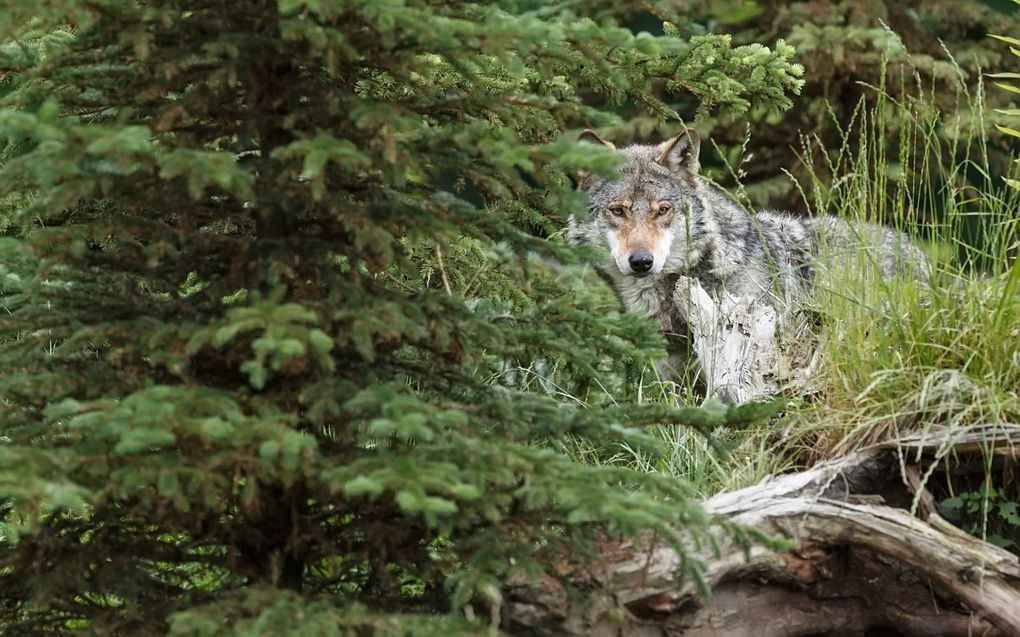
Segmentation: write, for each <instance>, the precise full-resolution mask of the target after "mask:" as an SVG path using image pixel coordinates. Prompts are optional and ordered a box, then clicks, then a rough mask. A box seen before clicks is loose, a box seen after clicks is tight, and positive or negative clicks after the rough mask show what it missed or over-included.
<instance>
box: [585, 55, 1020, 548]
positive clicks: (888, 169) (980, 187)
mask: <svg viewBox="0 0 1020 637" xmlns="http://www.w3.org/2000/svg"><path fill="white" fill-rule="evenodd" d="M960 72H961V73H962V72H963V71H962V70H961V71H960ZM911 81H914V82H916V88H915V90H914V91H912V92H911V91H898V94H900V95H907V94H912V95H913V96H912V97H908V98H900V99H899V100H897V99H893V98H892V97H890V94H889V92H887V91H886V90H885V87H884V86H875V87H871V90H872V92H873V99H872V100H871V103H870V104H869V105H865V103H864V102H862V103H861V104H860V105H859V108H858V109H857V111H856V112H855V114H854V117H853V119H852V121H850V122H836V124H837V125H838V126H841V130H842V131H843V136H842V137H843V143H842V145H841V147H839V148H836V149H831V148H823V147H821V145H820V144H819V143H818V140H816V139H813V138H811V137H804V138H803V139H802V148H801V153H802V159H803V162H804V165H805V166H815V165H819V164H821V165H824V166H825V167H826V168H825V172H824V173H818V172H813V173H812V177H811V180H810V181H809V182H808V183H799V184H798V188H799V189H800V191H801V193H802V195H803V197H804V199H805V202H806V203H807V204H808V207H809V208H810V210H811V211H812V214H815V215H822V214H832V215H837V216H840V217H844V218H847V219H851V220H864V221H872V222H879V223H884V224H887V225H891V226H893V227H896V228H898V229H901V230H903V231H905V232H906V233H907V234H909V235H911V236H912V237H913V238H914V239H915V240H916V241H918V242H919V243H920V244H921V245H922V246H923V247H924V249H925V251H926V252H927V253H928V254H929V256H930V261H931V272H930V274H929V276H927V277H926V278H925V279H924V280H911V279H907V278H899V279H887V278H882V277H881V276H877V275H876V274H875V267H876V266H875V265H874V263H873V261H871V260H869V259H867V258H864V259H857V260H855V261H854V266H853V267H846V266H842V267H838V268H832V269H829V270H827V271H825V270H823V271H821V272H820V273H819V276H818V279H817V281H816V286H815V292H816V293H815V294H814V295H813V296H812V299H811V301H810V303H811V305H812V310H813V311H815V312H817V313H818V314H819V315H820V316H821V317H822V320H821V324H822V328H821V330H820V333H819V334H818V339H819V340H818V347H819V348H820V351H821V355H822V357H821V360H822V361H823V363H822V366H821V368H820V371H819V373H818V375H817V377H816V378H815V383H814V390H815V391H813V392H812V393H811V394H809V395H807V396H790V397H788V399H789V403H788V404H787V408H786V410H785V413H784V415H783V416H782V417H780V418H778V419H774V420H773V421H771V422H769V423H767V424H765V425H760V426H758V427H757V428H755V429H753V430H750V431H717V432H716V438H717V440H716V442H722V443H724V444H728V445H729V448H730V453H729V454H728V455H727V456H725V457H720V456H719V455H717V454H716V453H715V451H714V450H713V446H712V445H711V444H710V443H709V442H708V441H706V440H705V439H704V438H702V437H701V436H700V435H698V434H696V433H690V432H687V431H681V430H677V429H675V428H672V427H661V428H656V430H655V431H656V434H657V435H658V436H660V437H661V438H662V439H664V440H665V441H666V442H667V443H668V448H669V449H670V452H669V453H668V454H666V455H665V456H657V457H649V456H647V455H644V454H643V453H642V452H641V451H638V450H631V449H628V448H626V447H624V448H622V449H620V450H617V451H615V452H613V453H611V454H608V455H607V454H606V452H605V450H599V449H594V448H591V447H590V446H589V447H587V448H584V447H580V446H579V447H578V448H576V449H572V450H571V451H572V452H573V453H574V454H575V455H576V456H577V457H579V458H581V459H583V460H585V461H588V462H597V463H607V462H608V463H623V464H627V465H630V466H634V467H638V468H641V469H644V470H647V471H655V472H662V473H667V474H671V475H676V476H678V477H681V478H683V479H685V480H686V481H688V482H689V483H690V484H691V485H692V487H693V488H694V489H695V490H696V491H697V492H698V493H699V494H700V495H703V496H707V495H711V494H713V493H716V492H719V491H721V490H730V489H735V488H740V487H743V486H747V485H750V484H754V483H756V482H758V481H759V480H761V479H762V478H763V477H765V476H767V475H770V474H776V473H781V472H783V471H787V470H790V469H793V468H797V467H804V466H808V465H810V464H813V463H815V462H817V461H820V460H824V459H827V458H832V457H836V456H840V455H843V454H846V453H848V452H851V451H853V450H854V449H857V448H860V447H863V446H866V445H868V444H871V443H874V442H877V441H880V440H888V439H890V438H895V437H897V436H899V435H901V434H903V433H905V432H908V431H909V432H913V433H916V432H923V431H927V430H932V429H934V428H943V429H948V430H950V431H951V432H952V434H953V435H956V434H960V435H963V434H964V433H966V432H967V431H968V430H969V429H971V428H975V427H981V428H982V429H983V430H984V431H988V430H989V428H994V427H996V426H999V425H1004V424H1009V423H1020V294H1018V282H1020V260H1017V259H1016V256H1017V253H1018V252H1020V192H1018V191H1017V190H1014V189H1012V188H1010V187H1009V186H1008V180H1009V179H1011V178H1015V175H994V174H989V173H988V172H987V171H986V170H985V168H984V167H985V166H987V165H988V162H987V156H988V146H987V144H988V142H987V139H988V135H989V130H990V129H991V127H992V125H991V123H989V122H987V121H985V119H984V118H983V116H982V114H983V113H985V112H986V111H985V108H984V92H983V91H984V88H983V86H982V85H980V84H979V87H978V89H977V92H976V93H973V94H971V93H968V92H966V91H965V89H962V88H961V91H960V93H959V96H958V97H959V99H960V100H964V101H965V102H966V104H967V106H968V108H967V109H965V110H967V111H969V112H970V113H972V114H976V115H977V117H976V124H975V123H974V120H973V119H968V121H967V122H963V121H961V120H960V118H959V116H954V117H955V118H956V119H947V118H946V117H945V116H944V114H943V113H940V112H939V111H938V110H936V109H935V108H934V107H933V106H931V104H933V103H934V100H933V99H931V95H930V94H929V95H926V94H925V89H924V87H923V85H922V84H921V82H920V80H919V79H916V78H914V79H913V80H911ZM960 85H961V87H962V86H965V84H964V82H962V81H961V82H960ZM956 112H961V111H956ZM945 129H949V130H950V131H952V134H951V135H948V136H947V135H945ZM890 135H893V136H894V140H893V141H894V143H893V144H889V141H890V140H889V136H890ZM947 137H948V138H949V139H950V141H949V142H948V143H947V142H946V141H945V139H946V138H947ZM890 147H892V148H893V149H894V152H893V153H892V154H889V151H888V149H889V148H890ZM819 153H820V154H822V155H823V159H824V161H823V162H816V161H815V159H817V154H819ZM731 170H734V169H731ZM735 170H736V172H737V174H739V168H737V169H735ZM918 175H921V176H922V177H918ZM652 369H653V367H652V366H651V365H649V367H647V368H646V372H645V373H644V374H643V375H642V376H641V378H640V381H639V382H638V384H637V387H636V388H635V389H634V390H633V391H635V392H636V393H637V396H638V399H639V400H641V401H648V402H665V403H671V404H678V405H683V404H691V403H692V401H697V400H698V397H697V394H696V392H695V391H694V390H693V389H692V388H691V387H689V386H686V385H684V384H679V385H678V384H675V383H671V382H668V381H664V380H662V379H660V378H658V377H657V376H656V375H655V373H654V371H651V370H652ZM990 470H991V469H990V468H989V471H990ZM988 482H989V483H990V482H991V480H989V481H988ZM962 488H965V489H969V487H962ZM982 488H983V489H984V491H983V493H985V496H982V497H984V501H986V502H988V501H990V500H989V496H988V494H989V493H995V494H997V497H998V500H996V503H997V504H995V506H999V505H1001V504H1005V505H1006V508H1005V511H1006V512H1007V513H1010V512H1011V511H1013V509H1012V507H1010V506H1009V505H1008V503H1009V502H1010V501H1011V500H1010V499H1009V498H1010V497H1012V496H1010V495H1009V494H1006V493H1004V492H1002V491H1001V490H1000V491H994V490H993V489H991V488H990V487H982ZM938 490H939V492H940V493H942V494H943V496H944V497H945V498H946V501H948V502H949V505H947V506H946V509H945V512H946V513H947V515H949V516H952V515H954V514H957V515H958V516H965V515H966V514H967V512H968V511H969V509H968V507H970V508H973V506H974V505H973V497H977V495H980V493H982V492H979V490H978V487H974V490H973V491H971V490H967V491H964V492H963V493H962V494H961V493H957V492H956V491H959V489H956V490H955V491H954V487H953V485H945V486H942V487H939V488H938ZM975 494H977V495H975ZM1015 495H1016V494H1013V496H1015ZM954 498H956V499H954ZM968 498H971V499H968ZM1014 499H1015V497H1014ZM958 501H959V502H962V503H964V504H962V505H960V506H957V507H956V509H955V510H954V509H953V506H955V505H956V503H957V502H958ZM991 506H992V505H991V504H989V505H988V506H986V508H985V509H982V511H985V513H988V512H991V513H992V514H993V515H992V517H994V508H989V507H991ZM987 518H988V515H985V516H984V518H983V519H984V520H985V523H983V524H984V526H983V527H982V528H985V527H987V523H986V522H987ZM1000 521H1003V520H1000ZM970 523H971V524H976V522H973V521H971V522H970ZM1004 523H1005V522H1004Z"/></svg>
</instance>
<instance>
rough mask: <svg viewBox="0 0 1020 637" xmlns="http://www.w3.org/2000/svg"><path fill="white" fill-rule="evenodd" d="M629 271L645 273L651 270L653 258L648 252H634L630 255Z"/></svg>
mask: <svg viewBox="0 0 1020 637" xmlns="http://www.w3.org/2000/svg"><path fill="white" fill-rule="evenodd" d="M628 261H629V262H630V269H631V270H634V271H635V272H639V273H645V272H648V271H649V270H651V269H652V264H653V263H655V258H654V257H652V255H651V254H650V253H648V252H635V253H634V254H632V255H630V259H628Z"/></svg>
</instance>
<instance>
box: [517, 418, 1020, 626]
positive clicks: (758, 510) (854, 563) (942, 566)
mask: <svg viewBox="0 0 1020 637" xmlns="http://www.w3.org/2000/svg"><path fill="white" fill-rule="evenodd" d="M1017 443H1020V425H1010V426H997V427H989V428H987V429H985V430H969V431H967V432H965V433H963V434H961V435H952V434H950V433H946V432H941V433H937V432H928V433H926V434H923V435H920V434H919V435H916V436H911V437H908V438H901V439H899V440H897V441H894V442H888V443H883V444H881V445H876V446H874V447H870V448H868V449H864V450H862V451H858V452H855V453H853V454H851V455H850V456H848V457H846V458H843V459H840V460H836V461H831V462H828V463H824V464H820V465H818V466H816V467H814V468H812V469H810V470H807V471H803V472H800V473H795V474H790V475H784V476H780V477H776V478H772V479H769V480H766V481H764V482H762V483H760V484H758V485H755V486H753V487H749V488H746V489H742V490H740V491H736V492H731V493H724V494H720V495H718V496H716V497H714V498H711V499H710V500H708V501H707V502H705V503H704V506H705V508H706V510H707V511H709V512H710V513H712V514H714V515H717V516H721V517H725V518H726V519H728V520H730V521H732V522H737V523H739V524H742V525H745V526H748V527H753V528H755V529H758V530H760V531H764V532H766V533H769V534H773V535H782V536H785V537H786V538H788V539H789V540H790V541H791V542H792V544H793V545H794V546H795V548H794V549H793V550H790V551H776V550H772V549H769V548H766V547H762V546H754V547H752V548H751V549H750V550H748V551H746V552H745V551H744V550H742V549H740V548H739V547H737V546H736V545H734V544H733V543H730V542H726V543H723V544H722V546H721V547H718V548H719V550H717V551H716V550H712V549H711V548H709V547H703V548H700V549H693V550H692V552H693V553H695V554H697V555H698V557H699V558H700V559H701V560H702V561H703V563H704V564H705V572H704V578H705V580H706V581H707V582H708V583H709V584H710V585H711V587H712V589H713V593H712V595H711V596H710V597H707V598H706V597H702V596H701V595H699V594H698V591H697V587H696V586H695V585H694V583H692V582H681V583H678V582H677V578H676V574H677V573H678V572H679V566H680V557H679V556H678V555H677V553H676V551H675V550H673V549H672V548H671V547H670V546H669V545H668V544H666V543H664V542H662V541H661V540H658V539H656V538H653V537H645V538H644V540H643V541H642V542H638V543H633V542H623V541H611V540H607V541H605V542H604V543H603V545H602V547H601V559H600V560H598V562H597V563H596V564H589V565H584V566H576V567H573V568H566V567H563V569H562V579H559V580H557V579H553V578H549V579H547V580H546V581H544V582H542V583H540V584H539V585H534V584H531V585H525V584H521V585H520V586H515V587H513V588H512V589H511V590H509V591H508V599H507V602H508V604H507V606H505V607H504V608H505V611H507V612H505V614H506V615H508V617H506V619H507V620H508V621H507V628H508V629H509V630H510V632H512V633H514V634H521V635H525V634H557V635H605V636H609V635H613V636H620V637H629V636H642V637H651V636H667V635H696V636H709V635H711V636H723V635H725V636H727V637H740V636H744V635H746V636H751V635H755V636H764V637H788V636H791V637H792V636H794V635H866V634H876V635H877V634H884V635H908V636H914V635H916V636H918V637H921V636H929V635H961V636H963V635H1020V561H1018V559H1017V556H1016V555H1014V554H1012V553H1010V552H1008V551H1005V550H1003V549H1001V548H999V547H996V546H994V545H992V544H989V543H987V542H984V541H982V540H981V539H979V538H976V537H974V536H971V535H969V534H967V533H965V532H963V531H962V530H960V529H958V528H956V527H954V526H953V525H952V524H950V523H949V522H947V521H946V520H945V519H943V518H942V517H940V516H939V514H938V513H937V511H936V510H935V506H934V501H933V498H932V497H931V495H930V494H929V493H928V492H927V490H926V489H925V487H924V479H923V478H924V476H927V475H930V474H932V473H933V472H935V471H936V469H938V468H939V467H942V466H943V464H945V460H942V461H941V463H940V464H935V465H934V466H933V463H936V462H937V459H945V458H949V457H954V458H960V459H963V460H965V459H966V457H967V456H968V455H970V456H972V457H973V455H974V454H989V453H990V454H994V455H995V456H997V457H999V458H1003V457H1004V458H1007V459H1008V460H1009V461H1010V462H1013V461H1015V459H1016V457H1017V455H1018V452H1017V448H1018V447H1017ZM978 464H980V463H978ZM565 583H566V584H569V586H565V585H564V584H565ZM579 589H580V590H583V591H587V594H585V595H583V596H582V597H583V599H579V598H578V596H577V593H576V591H577V590H579ZM568 590H570V591H572V592H571V593H570V594H568V593H567V591H568Z"/></svg>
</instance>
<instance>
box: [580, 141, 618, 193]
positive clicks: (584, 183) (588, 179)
mask: <svg viewBox="0 0 1020 637" xmlns="http://www.w3.org/2000/svg"><path fill="white" fill-rule="evenodd" d="M577 141H579V142H584V143H586V144H599V145H600V146H605V147H606V148H610V149H612V150H616V146H614V145H613V142H607V141H606V140H604V139H602V138H601V137H599V135H598V133H596V132H595V131H593V130H592V129H590V128H586V129H584V130H583V131H581V134H580V135H578V136H577ZM596 181H597V180H596V179H595V178H594V177H592V176H591V173H589V172H588V171H586V170H582V171H581V172H580V173H579V174H578V175H577V189H578V190H589V189H590V188H591V187H592V186H593V185H594V184H595V182H596Z"/></svg>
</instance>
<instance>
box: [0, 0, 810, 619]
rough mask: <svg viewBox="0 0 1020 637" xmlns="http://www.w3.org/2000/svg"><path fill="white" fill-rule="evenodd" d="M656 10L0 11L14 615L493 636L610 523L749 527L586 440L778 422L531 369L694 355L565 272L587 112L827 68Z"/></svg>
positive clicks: (598, 113) (9, 559)
mask: <svg viewBox="0 0 1020 637" xmlns="http://www.w3.org/2000/svg"><path fill="white" fill-rule="evenodd" d="M645 4H646V3H636V2H635V3H633V6H629V3H619V2H606V3H597V2H590V3H573V2H565V3H562V5H563V7H561V6H560V5H559V3H544V2H543V3H530V2H520V3H518V2H511V1H507V2H497V3H488V2H477V3H476V2H463V1H459V0H458V1H455V2H454V1H445V0H432V1H428V2H426V1H425V0H350V1H344V2H334V1H329V0H279V1H278V2H277V1H269V0H236V1H232V2H222V1H211V0H194V1H188V2H174V1H167V2H160V1H156V2H134V1H132V0H90V1H88V2H86V1H84V0H80V1H79V0H55V1H54V2H47V3H35V2H23V1H13V2H11V1H9V2H3V3H0V5H2V6H0V36H2V44H0V82H2V85H0V99H2V100H3V101H2V110H0V142H2V143H3V144H4V147H3V161H2V168H0V170H2V172H0V204H2V208H0V229H2V232H3V236H2V237H0V246H2V249H0V295H2V296H0V303H2V309H3V311H2V314H3V318H2V319H0V320H2V328H0V343H2V349H0V396H2V399H0V400H2V402H0V436H2V438H0V516H2V518H0V625H2V626H3V633H4V634H9V635H31V634H59V633H62V632H68V631H72V630H75V629H84V630H87V631H89V632H96V633H100V634H131V635H145V634H165V633H167V632H169V633H171V634H175V635H225V634H236V635H267V634H276V635H282V634H301V635H305V634H308V635H311V634H315V635H339V634H359V635H361V634H373V633H379V634H408V635H410V634H443V635H453V634H459V633H465V634H468V633H471V634H473V633H476V632H479V631H481V630H482V629H487V627H488V626H490V625H491V624H494V623H499V622H500V621H502V615H501V593H500V591H501V585H502V583H503V582H504V581H505V580H506V578H507V577H509V576H510V575H511V574H513V573H517V574H518V575H519V576H521V577H529V576H530V577H534V576H537V575H538V574H539V573H541V572H542V569H543V566H542V565H543V564H545V563H548V562H549V561H550V559H549V558H551V557H552V556H557V559H561V558H564V557H566V558H570V557H571V556H573V555H577V554H579V553H578V552H583V551H584V550H585V548H586V547H590V546H591V542H592V541H593V540H594V539H596V538H597V537H598V536H599V535H598V534H599V533H632V532H636V531H638V530H640V529H657V530H658V531H660V532H661V534H662V536H664V537H672V535H671V530H676V529H686V530H687V532H688V533H690V535H688V536H687V537H689V538H694V539H697V538H706V537H707V535H706V534H709V533H714V532H718V530H715V531H713V530H712V529H711V527H710V522H711V521H710V520H707V519H705V517H704V515H703V514H702V513H701V511H700V510H699V508H698V507H697V506H696V505H695V504H692V503H691V502H689V501H688V500H687V498H686V496H685V492H684V489H683V487H682V485H679V484H677V483H675V482H674V481H672V480H667V479H664V478H656V477H652V476H647V475H641V474H637V473H634V472H630V471H627V470H624V469H620V468H610V467H596V466H588V465H581V464H577V463H575V462H573V461H572V460H571V459H570V458H569V457H568V456H567V455H566V454H564V453H562V451H561V449H562V446H563V443H564V441H566V440H568V439H570V440H577V439H585V440H589V441H591V442H593V443H594V444H597V445H598V446H600V447H604V448H611V446H612V445H613V444H615V443H618V442H627V443H628V444H630V445H632V446H638V445H652V444H654V443H653V442H652V440H651V438H650V437H646V436H644V435H643V434H642V429H641V427H642V426H643V425H647V424H651V423H670V422H673V423H677V424H678V425H683V424H687V425H691V426H703V427H712V426H717V425H720V424H724V423H739V422H741V421H746V420H747V419H749V418H752V417H755V416H757V415H760V410H754V409H750V410H748V409H741V408H731V409H729V410H726V409H724V408H721V407H719V408H717V409H688V410H679V411H678V410H671V409H667V408H665V407H662V406H648V405H645V406H640V405H629V406H628V405H607V406H600V405H598V404H593V405H590V406H589V407H588V408H583V407H582V406H580V405H578V404H577V401H574V400H568V399H563V398H560V397H559V394H558V392H556V391H551V390H550V389H549V387H547V386H545V385H542V384H539V385H536V386H531V385H528V386H524V385H523V384H522V383H520V382H518V381H517V380H514V379H513V378H510V379H507V378H506V375H505V374H503V371H505V369H506V367H507V365H508V362H510V363H512V362H513V361H516V360H519V359H520V358H521V357H526V356H542V357H545V360H550V361H552V360H555V361H556V365H557V369H559V370H561V372H562V375H563V377H564V378H569V379H571V382H573V383H574V384H575V386H577V387H583V386H586V385H587V384H588V383H590V381H591V380H592V379H594V378H595V377H597V376H598V375H599V374H603V373H606V371H607V370H613V369H617V370H618V369H619V368H620V366H621V365H624V366H625V365H626V364H627V362H628V361H632V362H637V363H644V362H645V361H647V360H648V359H649V356H652V355H654V354H655V353H656V352H658V351H659V350H660V348H661V342H660V341H659V339H658V337H657V336H656V335H655V332H654V329H653V328H652V327H651V326H648V325H645V324H644V323H643V322H642V321H640V320H636V319H634V318H633V317H623V316H621V315H619V314H618V313H616V312H608V313H601V314H598V315H597V314H596V313H594V312H593V311H592V306H591V304H590V303H587V302H586V301H585V297H584V295H582V294H577V295H575V294H571V293H566V290H567V288H566V285H565V282H564V281H563V280H562V279H561V278H557V274H556V270H555V269H552V270H550V269H549V268H547V267H545V266H544V265H543V264H544V263H546V262H548V261H550V260H553V259H555V260H559V261H561V262H570V261H572V260H575V259H576V255H574V253H573V252H572V251H571V250H570V249H568V248H567V247H566V246H564V245H563V243H562V241H559V240H557V239H556V238H555V237H554V238H553V239H552V240H550V239H546V238H542V236H543V235H545V234H548V233H550V232H554V231H555V230H556V229H557V228H559V227H561V224H562V223H563V220H564V218H565V215H566V214H567V213H569V212H572V211H579V207H578V203H579V202H578V199H577V197H576V195H575V194H574V193H573V192H572V189H571V185H570V175H571V174H572V173H574V172H575V171H577V170H580V169H589V170H601V171H607V170H610V169H611V168H612V163H613V159H612V158H611V157H610V156H606V155H602V154H598V153H596V152H594V151H591V150H586V149H583V148H581V147H579V146H578V145H577V144H576V143H575V142H574V141H573V139H574V138H575V137H576V129H577V128H580V127H582V126H591V125H595V126H598V125H605V124H612V123H614V121H615V120H614V115H612V113H611V111H610V110H609V107H611V106H613V105H615V104H621V103H623V102H625V101H628V100H629V101H632V102H633V103H636V104H639V105H641V106H642V107H643V108H644V109H646V110H647V111H648V112H651V113H655V114H657V115H658V116H660V117H675V114H674V113H672V112H670V111H669V109H668V108H666V107H665V106H664V104H663V103H662V102H660V101H659V100H658V99H657V98H655V97H653V95H655V94H656V93H657V92H658V91H657V90H653V87H665V88H666V90H667V91H675V92H682V91H694V93H695V95H696V96H697V97H698V98H699V99H701V100H702V102H704V103H705V104H709V105H713V106H716V107H721V108H725V107H728V106H732V105H739V104H744V105H746V104H747V103H748V102H753V103H755V104H757V105H760V106H762V107H764V108H770V109H782V108H783V107H785V106H787V105H788V104H789V101H788V99H787V97H786V96H787V94H788V93H790V92H793V91H796V90H797V88H798V85H799V80H798V79H797V78H798V74H799V68H798V67H797V66H796V65H793V64H792V63H791V62H790V61H789V60H788V58H789V55H790V51H789V50H787V49H785V48H783V47H779V48H778V49H777V50H775V51H772V50H769V49H765V48H764V47H760V46H752V47H737V48H734V47H731V46H730V44H729V42H728V40H726V39H725V38H722V37H717V36H706V37H702V38H701V40H700V41H699V42H697V43H693V44H692V42H691V41H689V40H686V39H684V38H683V37H679V36H681V35H682V34H680V33H678V32H676V30H675V29H673V31H672V32H671V35H667V36H659V37H653V36H650V35H648V34H634V33H633V32H631V31H629V30H626V29H623V28H620V27H618V26H615V24H616V23H615V21H614V12H618V11H635V10H638V5H641V6H645ZM582 6H583V7H584V10H585V11H588V12H590V13H589V15H587V16H580V15H576V14H574V13H571V12H570V11H576V10H579V9H578V8H579V7H582ZM570 7H573V9H570ZM706 52H708V53H706ZM709 53H710V54H709ZM571 129H573V132H572V133H570V134H566V132H567V131H570V130H571ZM535 255H538V257H540V258H536V256H535ZM444 257H445V258H444ZM492 263H499V264H500V265H499V266H498V267H496V266H492V265H491V264H492ZM486 264H490V265H486ZM485 267H488V268H489V270H488V271H487V272H483V273H482V274H481V276H479V272H478V269H483V268H485ZM472 268H474V269H475V271H472ZM724 530H727V531H728V532H731V533H739V530H737V529H724ZM677 542H678V545H679V546H680V547H681V548H682V546H683V545H682V544H679V540H677ZM688 575H694V576H696V575H697V564H693V563H692V564H691V565H689V569H688Z"/></svg>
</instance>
